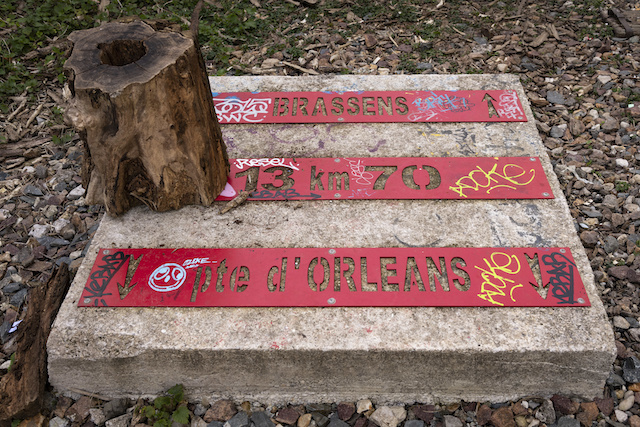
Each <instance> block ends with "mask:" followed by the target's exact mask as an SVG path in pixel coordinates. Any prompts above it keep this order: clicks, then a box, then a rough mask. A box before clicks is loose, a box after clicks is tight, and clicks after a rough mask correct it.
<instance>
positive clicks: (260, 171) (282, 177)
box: [217, 157, 553, 200]
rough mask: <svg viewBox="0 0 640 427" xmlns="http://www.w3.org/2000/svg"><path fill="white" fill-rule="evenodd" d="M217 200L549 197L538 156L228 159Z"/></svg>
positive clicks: (549, 191) (550, 197)
mask: <svg viewBox="0 0 640 427" xmlns="http://www.w3.org/2000/svg"><path fill="white" fill-rule="evenodd" d="M230 163H231V173H230V174H229V182H228V183H227V186H226V188H225V189H224V191H223V192H222V194H221V195H220V196H219V197H218V198H217V200H230V199H233V198H234V197H235V196H236V195H237V193H238V192H239V191H240V190H247V191H250V192H251V195H250V197H249V200H313V199H323V200H327V199H329V200H339V199H370V200H374V199H552V198H553V192H552V191H551V187H550V186H549V182H548V181H547V177H546V175H545V173H544V170H543V169H542V165H541V163H540V159H539V158H538V157H364V158H354V157H349V158H298V159H293V158H264V159H231V160H230Z"/></svg>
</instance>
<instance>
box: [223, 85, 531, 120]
mask: <svg viewBox="0 0 640 427" xmlns="http://www.w3.org/2000/svg"><path fill="white" fill-rule="evenodd" d="M213 103H214V106H215V109H216V115H217V116H218V120H219V121H220V123H221V124H226V123H365V122H368V123H392V122H398V123H401V122H526V121H527V117H526V115H525V113H524V109H523V108H522V104H521V103H520V99H519V98H518V94H517V93H516V91H515V90H458V91H450V90H435V91H364V92H362V91H361V92H227V93H216V92H214V93H213Z"/></svg>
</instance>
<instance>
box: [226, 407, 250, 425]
mask: <svg viewBox="0 0 640 427" xmlns="http://www.w3.org/2000/svg"><path fill="white" fill-rule="evenodd" d="M248 425H249V415H247V413H246V412H244V411H240V412H238V413H237V414H235V415H234V416H233V417H231V419H230V420H229V421H227V422H226V423H224V427H247V426H248Z"/></svg>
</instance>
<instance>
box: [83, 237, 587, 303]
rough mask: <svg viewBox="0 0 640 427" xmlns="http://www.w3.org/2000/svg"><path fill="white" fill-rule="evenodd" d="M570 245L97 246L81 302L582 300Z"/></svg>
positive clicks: (522, 301)
mask: <svg viewBox="0 0 640 427" xmlns="http://www.w3.org/2000/svg"><path fill="white" fill-rule="evenodd" d="M589 305H590V302H589V298H588V297H587V292H586V290H585V288H584V284H583V283H582V280H581V278H580V274H579V273H578V269H577V266H576V263H575V261H574V259H573V256H572V255H571V252H570V250H569V249H568V248H335V249H329V248H326V249H324V248H273V249H265V248H254V249H246V248H245V249H101V250H100V252H99V253H98V257H97V259H96V261H95V263H94V265H93V268H92V270H91V273H90V275H89V279H88V280H87V283H86V285H85V288H84V291H83V293H82V296H81V298H80V300H79V302H78V306H80V307H364V306H371V307H439V306H448V307H585V306H589Z"/></svg>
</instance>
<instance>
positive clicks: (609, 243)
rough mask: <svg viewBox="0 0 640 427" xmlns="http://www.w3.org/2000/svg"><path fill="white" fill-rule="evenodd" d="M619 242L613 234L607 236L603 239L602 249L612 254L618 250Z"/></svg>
mask: <svg viewBox="0 0 640 427" xmlns="http://www.w3.org/2000/svg"><path fill="white" fill-rule="evenodd" d="M619 247H620V244H619V243H618V239H616V238H615V237H613V236H607V237H606V238H605V239H604V251H605V252H606V253H608V254H612V253H614V252H615V251H617V250H618V248H619Z"/></svg>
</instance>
